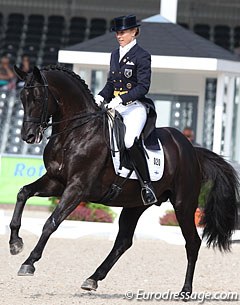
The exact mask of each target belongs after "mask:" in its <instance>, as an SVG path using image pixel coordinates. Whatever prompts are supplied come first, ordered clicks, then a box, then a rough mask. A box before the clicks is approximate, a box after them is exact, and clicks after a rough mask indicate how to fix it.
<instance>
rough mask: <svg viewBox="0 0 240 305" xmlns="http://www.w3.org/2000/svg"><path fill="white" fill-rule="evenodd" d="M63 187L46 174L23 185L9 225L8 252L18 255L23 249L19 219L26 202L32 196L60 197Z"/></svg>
mask: <svg viewBox="0 0 240 305" xmlns="http://www.w3.org/2000/svg"><path fill="white" fill-rule="evenodd" d="M63 190H64V187H63V185H62V184H60V183H59V182H58V181H57V180H53V179H50V178H49V177H48V175H47V174H45V175H44V176H42V177H41V178H39V179H38V180H37V181H35V182H33V183H31V184H28V185H25V186H24V187H23V188H22V189H21V190H20V191H19V193H18V195H17V203H16V205H15V208H14V212H13V217H12V220H11V223H10V229H11V235H10V241H9V244H10V252H11V254H13V255H14V254H18V253H20V252H21V251H22V249H23V241H22V238H20V237H19V230H20V227H21V218H22V213H23V209H24V206H25V203H26V201H27V200H28V199H29V198H30V197H33V196H40V197H49V196H61V195H62V193H63Z"/></svg>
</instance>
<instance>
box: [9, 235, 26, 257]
mask: <svg viewBox="0 0 240 305" xmlns="http://www.w3.org/2000/svg"><path fill="white" fill-rule="evenodd" d="M9 246H10V253H11V254H12V255H16V254H19V253H20V252H22V250H23V241H22V239H21V238H19V240H17V241H16V242H14V243H10V244H9Z"/></svg>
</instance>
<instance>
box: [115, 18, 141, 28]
mask: <svg viewBox="0 0 240 305" xmlns="http://www.w3.org/2000/svg"><path fill="white" fill-rule="evenodd" d="M140 25H141V24H140V23H137V20H136V16H134V15H129V16H121V17H117V18H114V19H113V27H112V29H111V30H112V31H114V32H117V31H123V30H127V29H131V28H136V27H139V26H140Z"/></svg>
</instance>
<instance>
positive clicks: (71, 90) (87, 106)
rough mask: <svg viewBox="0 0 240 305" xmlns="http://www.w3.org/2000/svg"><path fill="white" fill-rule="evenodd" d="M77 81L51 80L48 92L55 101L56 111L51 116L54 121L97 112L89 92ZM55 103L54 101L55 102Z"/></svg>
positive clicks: (68, 79) (67, 79) (69, 79)
mask: <svg viewBox="0 0 240 305" xmlns="http://www.w3.org/2000/svg"><path fill="white" fill-rule="evenodd" d="M76 83H77V80H74V79H73V80H72V79H71V78H68V77H66V79H55V80H51V86H50V90H51V91H52V92H53V96H54V97H55V100H57V111H56V112H55V113H54V114H53V119H55V120H58V121H60V120H69V119H70V118H72V117H74V116H76V115H80V114H83V113H93V112H96V111H97V110H98V107H97V106H96V104H95V103H94V100H93V98H92V96H91V94H90V92H89V91H88V90H87V89H86V88H85V87H84V85H81V83H80V82H79V85H78V84H77V85H76ZM55 102H56V101H55Z"/></svg>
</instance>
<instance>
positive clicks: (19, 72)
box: [13, 65, 27, 81]
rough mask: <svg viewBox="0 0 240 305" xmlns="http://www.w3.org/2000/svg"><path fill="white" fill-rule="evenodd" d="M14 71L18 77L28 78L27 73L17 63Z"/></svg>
mask: <svg viewBox="0 0 240 305" xmlns="http://www.w3.org/2000/svg"><path fill="white" fill-rule="evenodd" d="M13 68H14V71H15V73H16V75H17V77H18V78H20V79H21V80H24V81H25V80H26V77H27V73H26V72H24V71H22V70H21V69H19V68H18V67H17V66H16V65H14V67H13Z"/></svg>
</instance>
